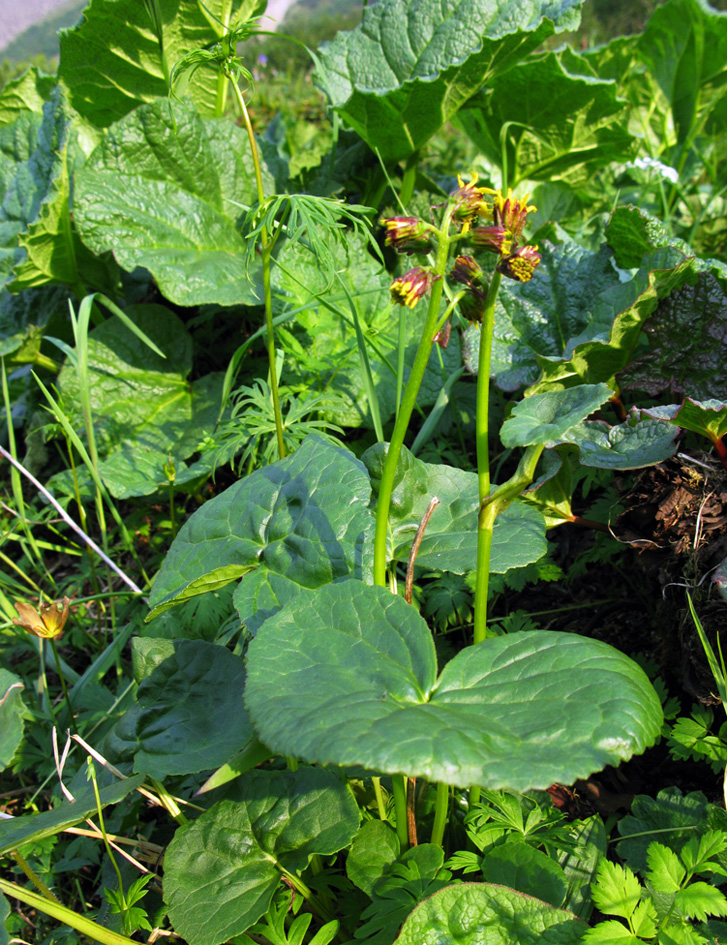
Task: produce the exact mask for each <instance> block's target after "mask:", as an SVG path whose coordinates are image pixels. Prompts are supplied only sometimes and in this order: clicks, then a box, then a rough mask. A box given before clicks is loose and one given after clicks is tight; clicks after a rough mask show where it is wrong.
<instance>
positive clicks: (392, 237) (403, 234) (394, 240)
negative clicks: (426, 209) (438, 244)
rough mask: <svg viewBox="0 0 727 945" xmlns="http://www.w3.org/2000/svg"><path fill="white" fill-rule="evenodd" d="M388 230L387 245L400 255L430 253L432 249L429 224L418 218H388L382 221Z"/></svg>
mask: <svg viewBox="0 0 727 945" xmlns="http://www.w3.org/2000/svg"><path fill="white" fill-rule="evenodd" d="M381 225H382V226H383V227H385V229H386V245H387V246H393V247H394V249H395V250H396V251H397V252H398V253H406V254H407V255H411V254H412V253H428V252H429V250H430V249H431V248H432V241H431V239H430V237H429V232H430V230H431V229H432V228H431V227H430V226H429V224H427V223H423V222H422V221H421V220H420V219H418V217H388V218H384V219H382V220H381Z"/></svg>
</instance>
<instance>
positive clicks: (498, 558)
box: [361, 443, 547, 574]
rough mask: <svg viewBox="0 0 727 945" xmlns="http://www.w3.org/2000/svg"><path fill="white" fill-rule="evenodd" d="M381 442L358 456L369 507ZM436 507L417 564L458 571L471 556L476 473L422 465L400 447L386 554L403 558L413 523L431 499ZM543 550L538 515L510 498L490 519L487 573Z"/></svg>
mask: <svg viewBox="0 0 727 945" xmlns="http://www.w3.org/2000/svg"><path fill="white" fill-rule="evenodd" d="M386 449H387V446H386V444H383V443H381V444H376V445H375V446H372V447H370V448H369V449H368V450H367V451H366V452H365V453H364V455H363V456H362V458H361V459H362V462H363V463H365V464H366V466H367V468H368V470H369V473H370V474H371V484H372V487H373V490H374V498H373V500H372V507H375V500H376V496H377V495H378V486H379V482H380V480H381V470H382V469H383V464H384V459H385V456H386ZM434 496H436V497H437V498H438V499H439V505H437V507H436V508H435V510H434V513H433V515H432V517H431V519H430V521H429V524H428V525H427V529H426V531H425V533H424V538H423V540H422V543H421V546H420V548H419V553H418V555H417V565H419V566H420V567H426V568H432V569H436V570H438V571H452V572H454V573H456V574H464V573H465V572H466V571H473V570H474V569H475V562H476V560H477V515H478V510H479V507H480V501H479V488H478V485H477V474H476V473H469V472H465V471H464V470H462V469H457V468H455V467H453V466H445V465H443V464H434V463H423V462H422V461H421V460H419V459H416V457H414V456H412V454H411V453H410V452H409V450H407V449H406V447H404V448H403V449H402V452H401V456H400V458H399V462H398V464H397V471H396V477H395V480H394V491H393V494H392V497H391V507H390V511H389V529H390V534H391V539H392V541H391V547H390V552H389V553H390V556H391V560H394V561H406V560H407V559H408V557H409V552H410V550H411V546H412V542H413V540H414V536H415V535H416V532H417V529H418V527H419V523H420V522H421V520H422V518H423V516H424V513H425V512H426V510H427V507H428V506H429V503H430V502H431V500H432V498H433V497H434ZM546 551H547V543H546V541H545V525H544V522H543V518H542V516H541V515H540V514H539V513H538V512H537V511H536V510H535V509H531V508H529V507H528V506H527V505H526V504H525V503H523V502H514V503H513V504H512V505H510V506H509V507H508V508H507V509H506V510H505V511H504V512H503V513H502V514H501V515H498V517H497V519H496V520H495V528H494V532H493V536H492V553H491V557H490V571H491V572H492V573H494V574H504V573H505V572H506V571H509V570H510V569H511V568H520V567H524V566H525V565H527V564H530V563H531V562H533V561H537V560H538V559H539V558H542V556H543V555H544V554H545V552H546Z"/></svg>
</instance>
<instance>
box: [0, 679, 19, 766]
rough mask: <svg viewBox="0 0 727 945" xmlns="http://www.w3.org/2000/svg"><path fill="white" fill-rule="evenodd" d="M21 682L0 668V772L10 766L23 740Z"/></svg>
mask: <svg viewBox="0 0 727 945" xmlns="http://www.w3.org/2000/svg"><path fill="white" fill-rule="evenodd" d="M23 688H24V687H23V682H22V680H21V679H19V678H18V677H17V676H16V675H15V674H14V673H10V672H8V670H7V669H2V667H0V771H2V770H3V769H4V768H7V766H8V765H9V764H10V762H11V761H12V760H13V755H14V754H15V750H16V749H17V747H18V745H19V744H20V743H21V741H22V740H23V713H24V711H25V705H24V703H23V696H22V692H23Z"/></svg>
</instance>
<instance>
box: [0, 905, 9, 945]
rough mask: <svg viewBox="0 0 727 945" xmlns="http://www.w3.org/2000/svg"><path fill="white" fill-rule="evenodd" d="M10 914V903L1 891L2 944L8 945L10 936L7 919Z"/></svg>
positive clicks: (0, 936) (0, 944) (0, 937)
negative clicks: (6, 926) (6, 923)
mask: <svg viewBox="0 0 727 945" xmlns="http://www.w3.org/2000/svg"><path fill="white" fill-rule="evenodd" d="M9 915H10V903H9V902H8V901H7V899H6V898H5V896H4V895H3V893H2V892H0V945H8V943H9V941H10V936H9V935H8V932H7V929H6V928H5V920H6V919H7V918H8V916H9Z"/></svg>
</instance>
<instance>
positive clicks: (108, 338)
mask: <svg viewBox="0 0 727 945" xmlns="http://www.w3.org/2000/svg"><path fill="white" fill-rule="evenodd" d="M125 314H126V316H127V317H128V318H129V319H130V320H131V321H132V322H133V323H134V324H135V325H136V326H137V327H138V328H139V329H141V331H143V332H144V333H145V334H146V335H147V337H148V338H150V339H151V340H152V341H153V342H154V343H155V344H156V345H157V346H158V347H159V348H160V349H161V351H162V352H163V353H164V354H165V355H166V358H162V357H159V356H158V355H156V354H155V353H154V352H152V351H150V350H149V348H148V347H147V346H146V345H145V344H144V343H143V342H142V341H141V340H140V339H139V338H138V337H137V336H136V335H135V334H134V333H133V332H132V331H131V330H130V329H129V328H128V327H127V326H126V325H124V323H123V322H122V321H121V319H120V318H118V317H117V316H113V317H111V318H109V319H107V320H106V321H104V322H103V323H102V324H101V325H99V326H98V327H97V328H95V329H94V330H93V331H91V332H90V333H89V336H88V369H89V372H90V374H89V376H90V378H91V379H92V383H91V388H90V398H91V408H92V412H93V417H94V433H95V437H96V441H97V446H98V450H99V455H100V458H101V459H102V462H101V463H100V470H99V471H100V475H101V478H102V479H103V480H104V482H105V483H106V485H107V487H108V489H109V491H110V492H111V493H112V494H113V495H115V496H117V497H119V498H128V497H130V496H139V495H150V494H151V493H153V492H156V491H157V489H158V488H159V487H160V486H161V485H164V484H167V482H168V480H167V478H166V475H165V473H164V470H163V468H162V467H163V465H164V463H166V462H168V460H169V458H170V456H171V458H172V460H174V461H175V462H177V463H180V462H181V461H182V460H184V459H186V458H187V457H188V456H189V455H190V454H191V453H193V452H194V451H195V450H196V449H197V447H198V444H199V442H200V440H201V439H202V437H203V436H204V434H205V431H206V430H210V431H211V430H212V428H213V427H214V423H215V419H216V416H217V412H218V409H219V392H220V389H221V385H222V375H221V374H220V375H208V376H207V377H204V378H201V379H200V380H198V381H195V382H194V383H193V384H190V383H189V382H188V381H187V375H188V374H189V373H190V371H191V369H192V339H191V336H190V335H189V333H188V332H187V330H186V329H185V327H184V325H183V323H182V322H181V320H180V319H179V317H178V316H177V315H175V314H174V313H173V312H171V311H169V309H167V308H164V307H163V306H161V305H131V306H129V307H128V308H127V309H126V310H125ZM58 381H59V384H60V387H61V390H62V393H63V401H64V405H65V407H66V410H67V411H68V412H69V413H70V414H71V418H72V420H73V422H74V423H75V425H76V426H77V427H79V428H80V427H81V426H82V420H81V415H80V410H81V406H80V393H79V388H78V385H79V378H78V373H77V371H76V369H75V366H74V365H73V364H72V363H66V365H65V366H64V368H63V369H62V370H61V372H60V374H59V377H58Z"/></svg>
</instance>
